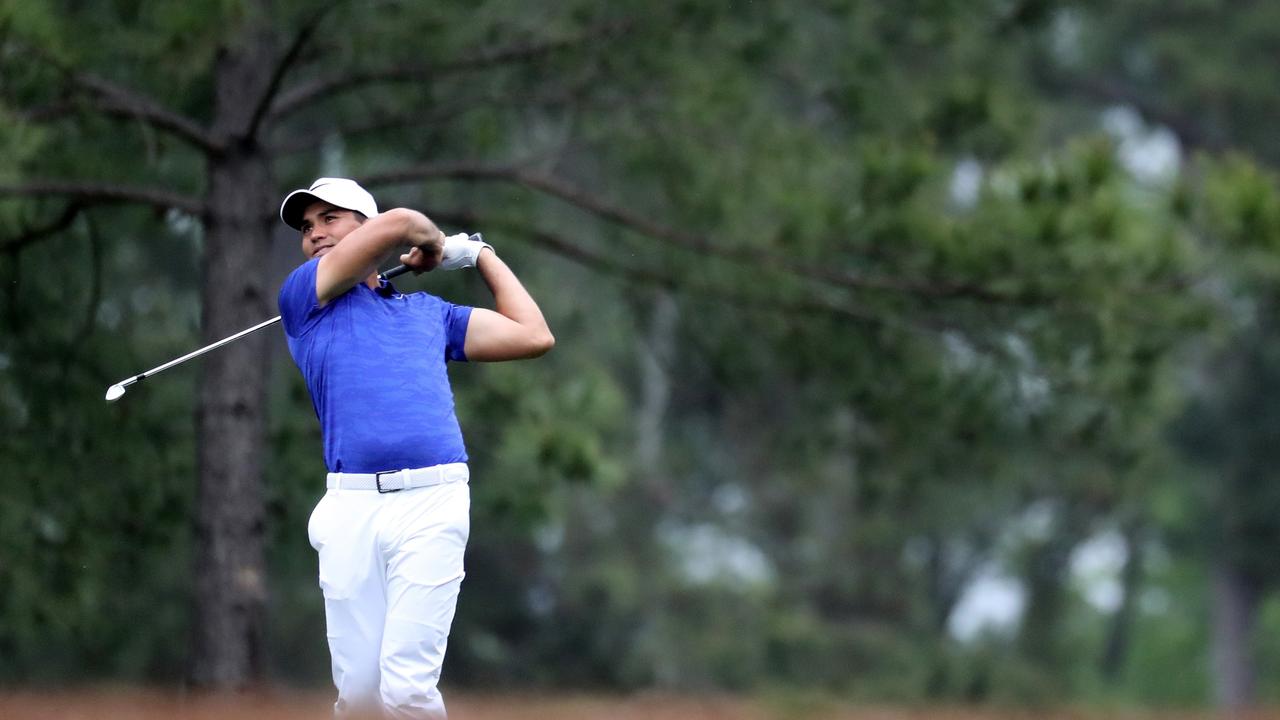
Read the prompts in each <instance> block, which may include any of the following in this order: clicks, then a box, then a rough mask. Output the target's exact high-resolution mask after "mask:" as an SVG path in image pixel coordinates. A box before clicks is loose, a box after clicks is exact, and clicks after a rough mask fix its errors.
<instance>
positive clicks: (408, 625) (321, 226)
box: [279, 178, 555, 718]
mask: <svg viewBox="0 0 1280 720" xmlns="http://www.w3.org/2000/svg"><path fill="white" fill-rule="evenodd" d="M280 218H281V219H282V220H284V222H285V224H287V225H289V226H290V227H292V228H294V229H296V230H298V231H300V232H301V233H302V254H303V255H305V256H306V258H307V261H306V262H305V263H303V264H302V265H301V266H300V267H298V268H297V269H296V270H294V271H293V273H292V274H290V275H289V277H288V278H287V279H286V280H285V282H284V286H283V287H282V288H281V290H280V297H279V302H280V315H281V317H282V318H283V323H284V328H285V332H286V335H287V337H288V343H289V351H290V353H291V354H292V355H293V359H294V362H296V363H297V365H298V368H299V369H300V370H301V371H302V375H303V377H304V378H305V380H306V383H307V389H308V390H309V391H310V393H311V402H312V405H313V406H314V407H315V411H316V416H317V417H318V418H319V419H320V427H321V433H322V436H323V440H324V459H325V464H326V466H327V467H328V470H329V474H328V481H327V487H328V491H327V492H326V493H325V495H324V497H323V498H322V499H321V500H320V502H319V504H317V505H316V507H315V510H314V511H313V512H312V514H311V519H310V522H309V523H308V528H307V530H308V534H309V536H310V540H311V545H312V546H313V547H314V548H315V549H316V551H317V552H318V553H319V555H320V587H321V589H322V590H323V592H324V602H325V621H326V625H327V630H328V637H329V651H330V654H331V656H332V661H333V681H334V684H335V685H336V686H337V689H338V700H337V703H336V704H335V705H334V710H335V714H336V715H338V716H339V717H343V716H349V715H352V714H377V713H384V714H385V715H387V716H390V717H408V718H423V717H429V718H437V717H440V718H443V717H445V710H444V703H443V700H442V698H441V696H440V692H439V691H438V689H437V687H436V684H437V681H438V679H439V677H440V669H441V664H442V662H443V660H444V653H445V644H446V641H447V640H448V636H449V627H450V625H451V623H452V622H453V614H454V608H455V606H456V604H457V599H458V590H459V587H460V585H461V583H462V578H463V574H464V573H463V567H462V557H463V551H464V549H465V547H466V543H467V536H468V533H469V530H470V520H469V516H468V514H469V510H470V492H469V487H468V484H467V483H468V469H467V464H466V463H467V453H466V449H465V448H464V446H463V442H462V432H461V430H460V429H459V426H458V420H457V418H456V417H455V415H454V407H453V393H452V391H451V389H450V386H449V378H448V375H447V373H446V371H445V362H446V361H447V360H454V361H466V360H485V361H497V360H514V359H517V358H531V357H537V356H539V355H542V354H543V353H546V352H547V351H548V350H550V349H551V346H552V345H553V344H554V343H555V340H554V338H553V337H552V335H551V331H550V330H549V329H548V327H547V323H546V321H545V320H544V319H543V317H542V312H541V311H540V310H539V309H538V305H537V303H535V302H534V300H533V298H532V297H530V296H529V293H528V292H526V291H525V289H524V287H523V286H522V285H521V284H520V281H519V280H517V279H516V276H515V274H513V273H512V271H511V270H510V268H508V267H507V265H506V263H504V262H503V261H502V260H501V259H499V258H498V256H497V254H495V253H494V251H493V248H492V247H490V246H489V245H487V244H485V243H484V242H482V241H479V240H474V239H466V236H465V235H457V236H453V237H449V238H446V237H445V236H444V234H443V233H441V232H440V230H439V229H438V228H437V227H436V226H435V224H434V223H433V222H432V221H431V220H429V219H428V218H427V217H426V216H424V215H423V214H421V213H419V212H416V211H414V210H409V209H405V208H397V209H393V210H388V211H387V212H384V213H381V214H379V213H378V208H377V205H376V204H375V202H374V199H373V196H372V195H370V194H369V193H368V192H367V191H366V190H365V189H364V188H362V187H360V186H359V185H358V184H356V183H355V182H354V181H352V180H348V179H345V178H320V179H319V180H316V181H315V183H314V184H312V185H311V187H310V188H307V189H305V190H295V191H294V192H291V193H289V195H288V196H287V197H285V199H284V203H283V204H282V205H281V206H280ZM473 237H474V236H473ZM404 246H408V247H409V248H410V249H409V250H408V252H407V253H405V254H403V255H401V256H400V261H401V262H402V263H404V264H405V265H406V266H408V267H409V268H410V269H412V270H414V271H415V272H426V271H429V270H432V269H434V268H437V267H440V268H443V269H446V270H452V269H457V268H467V267H475V268H476V269H477V270H478V271H479V273H480V276H481V277H482V278H483V279H484V281H485V283H486V284H487V285H488V286H489V290H490V291H491V292H492V293H493V299H494V307H495V310H486V309H483V308H470V307H465V306H461V305H454V304H452V303H449V302H446V301H445V300H442V299H440V298H438V297H435V296H433V295H430V294H427V293H421V292H418V293H411V294H409V295H404V294H401V293H399V292H397V291H396V290H395V288H394V287H392V286H391V285H390V283H388V282H386V281H385V280H381V281H380V280H379V278H378V276H377V267H378V265H379V263H381V262H383V261H384V260H385V259H386V258H387V257H388V255H389V254H391V253H392V252H393V250H395V249H397V248H402V247H404Z"/></svg>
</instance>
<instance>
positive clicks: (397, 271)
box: [382, 265, 409, 280]
mask: <svg viewBox="0 0 1280 720" xmlns="http://www.w3.org/2000/svg"><path fill="white" fill-rule="evenodd" d="M407 272H409V267H408V266H407V265H397V266H395V267H393V268H391V269H390V270H384V271H383V272H382V278H383V279H384V280H390V279H391V278H393V277H400V276H401V275H403V274H405V273H407Z"/></svg>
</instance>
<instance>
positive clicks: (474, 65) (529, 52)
mask: <svg viewBox="0 0 1280 720" xmlns="http://www.w3.org/2000/svg"><path fill="white" fill-rule="evenodd" d="M626 27H629V24H628V23H620V24H613V25H604V26H600V27H597V28H592V29H590V30H588V31H587V32H585V33H583V34H581V35H578V36H574V37H568V38H560V39H557V40H548V41H545V42H541V43H532V44H527V45H516V46H513V47H509V48H502V49H500V50H495V51H491V52H487V53H486V52H479V53H475V54H473V55H472V56H470V57H468V58H467V59H465V60H458V61H455V62H449V63H442V64H440V65H418V66H407V65H397V66H393V67H384V68H377V69H368V70H358V71H354V72H346V73H339V74H333V75H329V76H326V77H321V78H316V79H314V80H312V81H310V82H308V83H304V84H301V85H298V86H297V87H294V88H292V89H290V90H288V91H286V92H283V93H281V94H280V96H279V97H278V98H277V99H276V102H275V104H274V105H273V106H272V108H271V112H270V115H271V117H272V118H274V119H279V118H281V117H284V116H286V115H289V114H291V113H293V112H295V111H297V110H299V109H301V108H302V107H304V106H306V105H308V104H309V103H311V102H313V101H315V100H317V99H320V98H328V97H331V96H332V95H333V94H335V93H344V92H351V91H353V90H358V89H361V88H364V87H367V86H369V85H371V84H376V83H388V82H390V83H395V82H418V81H427V80H432V79H434V78H436V77H438V76H440V75H443V74H447V73H456V72H467V71H473V70H484V69H486V68H491V67H498V66H501V65H507V64H511V63H517V62H527V61H530V60H535V59H538V58H541V57H544V56H547V55H550V54H552V53H555V52H558V51H560V50H565V49H568V48H571V47H575V46H578V45H582V44H584V43H586V42H590V41H595V40H599V39H601V38H604V37H609V36H611V35H614V34H617V33H618V32H620V31H622V30H623V29H625V28H626Z"/></svg>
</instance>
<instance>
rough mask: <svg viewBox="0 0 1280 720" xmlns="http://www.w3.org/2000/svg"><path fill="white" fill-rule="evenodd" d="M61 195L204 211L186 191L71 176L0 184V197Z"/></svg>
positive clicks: (86, 201)
mask: <svg viewBox="0 0 1280 720" xmlns="http://www.w3.org/2000/svg"><path fill="white" fill-rule="evenodd" d="M45 195H53V196H58V197H65V198H68V199H70V200H71V201H72V202H79V203H81V204H84V205H89V204H103V203H136V204H140V205H149V206H151V207H154V208H157V209H160V210H178V211H181V212H185V213H187V214H189V215H201V214H203V213H204V210H205V206H204V203H203V202H202V201H200V200H198V199H196V198H193V197H191V196H190V195H183V194H181V193H175V192H169V191H167V190H157V189H155V188H144V187H136V186H135V187H131V186H127V185H109V184H105V183H95V182H81V181H71V180H32V181H30V182H27V183H23V184H21V185H0V198H4V197H41V196H45Z"/></svg>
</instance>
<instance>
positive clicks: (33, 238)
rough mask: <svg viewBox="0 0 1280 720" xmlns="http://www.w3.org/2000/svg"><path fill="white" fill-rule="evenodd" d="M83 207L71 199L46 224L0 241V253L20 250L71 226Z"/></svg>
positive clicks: (11, 252)
mask: <svg viewBox="0 0 1280 720" xmlns="http://www.w3.org/2000/svg"><path fill="white" fill-rule="evenodd" d="M83 209H84V205H83V204H81V203H80V202H77V201H75V200H72V201H71V202H69V203H67V206H66V207H64V208H63V209H62V214H61V215H59V216H58V217H57V218H56V219H54V220H53V221H52V222H50V223H49V224H47V225H42V226H39V227H33V228H26V229H24V230H22V231H21V232H19V233H18V234H17V235H16V236H14V237H11V238H8V239H6V240H4V241H3V242H0V253H6V254H13V253H17V252H19V251H21V250H22V249H23V248H25V247H27V246H28V245H31V244H33V243H36V242H39V241H40V240H43V239H45V238H47V237H50V236H52V235H56V234H58V233H60V232H62V231H63V230H66V229H67V228H69V227H71V223H73V222H75V221H76V218H77V217H79V216H80V211H81V210H83Z"/></svg>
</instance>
